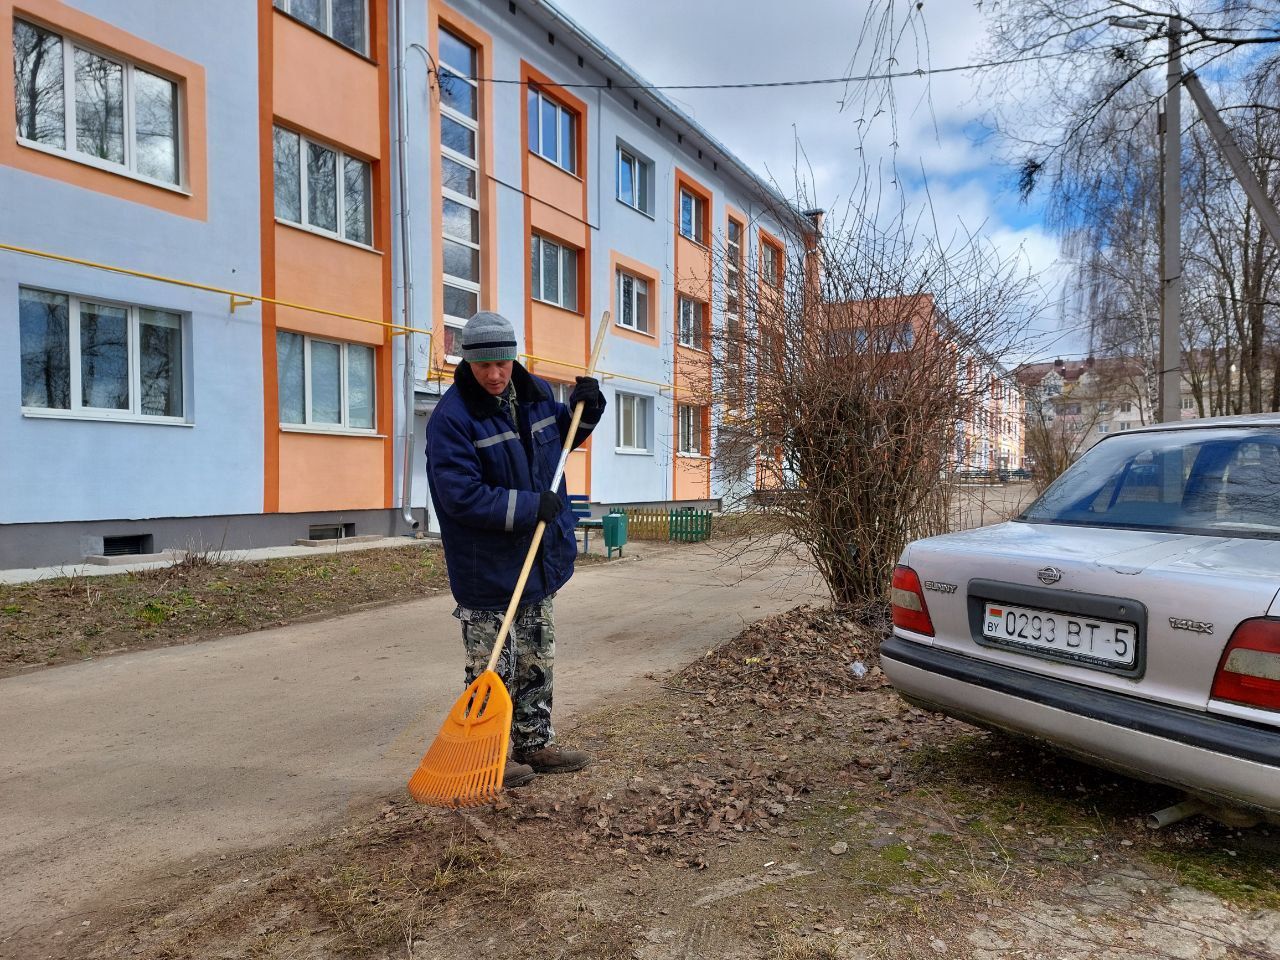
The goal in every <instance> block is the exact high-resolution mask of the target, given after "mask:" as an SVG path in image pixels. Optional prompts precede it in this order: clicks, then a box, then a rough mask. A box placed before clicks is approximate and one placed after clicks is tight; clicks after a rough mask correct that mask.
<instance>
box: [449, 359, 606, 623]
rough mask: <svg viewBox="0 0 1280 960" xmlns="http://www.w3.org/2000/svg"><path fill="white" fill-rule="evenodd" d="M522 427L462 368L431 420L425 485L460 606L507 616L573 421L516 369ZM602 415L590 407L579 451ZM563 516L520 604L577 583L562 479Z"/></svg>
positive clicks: (548, 534)
mask: <svg viewBox="0 0 1280 960" xmlns="http://www.w3.org/2000/svg"><path fill="white" fill-rule="evenodd" d="M511 382H512V383H513V384H515V388H516V398H517V401H518V402H517V404H516V411H517V420H518V421H519V424H518V429H513V428H512V424H511V420H510V419H509V418H508V417H507V415H506V414H505V413H504V412H503V410H502V408H501V406H500V405H499V403H498V398H497V397H494V396H492V395H491V394H489V392H488V391H486V390H485V389H484V387H482V386H481V385H480V383H479V381H477V380H476V378H475V374H474V373H472V371H471V367H470V365H468V364H467V363H466V361H463V362H462V363H460V364H459V365H458V369H457V372H456V373H455V374H454V379H453V386H452V387H450V388H449V389H448V390H447V391H446V392H445V395H444V396H443V397H442V398H441V399H440V402H439V403H438V404H437V405H436V408H435V410H434V411H433V412H432V414H431V419H430V420H429V421H427V481H428V484H429V485H430V488H431V502H432V504H433V505H434V507H435V511H436V516H437V518H438V519H439V521H440V534H441V537H442V539H443V540H444V557H445V565H446V566H447V568H448V571H449V588H450V589H451V590H452V591H453V596H454V599H455V600H457V602H458V603H459V604H461V605H462V606H464V607H468V608H470V609H473V610H505V609H506V607H507V604H508V603H509V602H510V600H511V594H512V591H514V590H515V586H516V581H517V580H518V579H519V577H520V567H521V565H522V564H523V563H524V559H525V556H526V554H527V553H528V551H529V544H530V542H531V540H532V538H533V530H534V528H535V527H536V526H537V524H538V501H539V498H540V495H541V493H542V491H544V490H550V489H551V478H552V477H553V476H554V475H555V471H556V465H557V464H558V463H559V461H560V452H561V449H562V448H563V445H564V440H565V437H566V436H567V435H568V432H569V421H570V420H572V419H573V414H572V412H571V411H570V409H569V408H568V407H566V406H565V405H564V404H563V403H558V402H556V400H555V397H554V395H553V394H552V392H551V387H550V386H549V385H548V384H547V382H546V381H545V380H543V379H541V378H539V377H535V376H534V375H533V374H531V373H529V372H528V371H527V370H525V369H524V367H522V366H521V365H520V364H519V363H514V364H513V365H512V371H511ZM603 413H604V398H603V397H601V403H600V406H599V407H598V408H596V409H590V408H587V409H584V410H583V414H582V421H581V423H580V424H579V426H578V431H577V436H576V437H575V438H574V444H573V445H574V447H575V448H576V447H578V446H580V445H581V444H582V443H583V442H584V441H585V440H586V439H587V437H588V436H590V434H591V430H592V428H593V427H594V426H595V425H596V423H598V422H599V420H600V417H601V415H602V414H603ZM557 492H558V493H559V494H560V500H561V509H560V515H559V517H557V518H556V520H555V521H554V522H552V523H549V524H547V529H546V531H545V532H544V533H543V537H542V544H541V548H540V550H539V551H538V555H537V557H536V558H535V560H534V563H533V568H532V569H531V571H530V573H529V579H528V582H527V583H526V584H525V588H524V593H523V594H522V596H521V599H520V604H521V605H522V606H523V605H525V604H529V603H537V602H538V601H540V600H542V599H544V598H545V597H548V596H550V595H551V594H553V593H555V592H556V591H557V590H559V589H560V588H561V587H563V586H564V585H565V583H567V582H568V580H569V578H570V577H571V576H573V561H574V557H575V556H576V555H577V550H578V546H577V541H576V540H575V538H574V533H573V528H574V523H575V517H574V515H573V511H571V510H570V509H569V501H568V495H567V492H566V487H565V483H564V480H563V478H562V479H561V481H560V485H559V489H558V490H557Z"/></svg>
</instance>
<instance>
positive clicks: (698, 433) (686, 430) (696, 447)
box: [677, 403, 702, 456]
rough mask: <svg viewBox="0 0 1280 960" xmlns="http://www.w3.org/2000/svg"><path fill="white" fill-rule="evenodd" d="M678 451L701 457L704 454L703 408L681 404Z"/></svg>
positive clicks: (679, 410)
mask: <svg viewBox="0 0 1280 960" xmlns="http://www.w3.org/2000/svg"><path fill="white" fill-rule="evenodd" d="M677 416H678V420H679V430H678V434H679V437H678V444H679V445H678V448H677V449H678V450H679V451H680V452H681V453H684V454H689V455H692V456H699V455H701V453H702V407H691V406H688V405H686V404H683V403H682V404H680V406H679V409H678V414H677Z"/></svg>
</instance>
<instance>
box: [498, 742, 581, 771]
mask: <svg viewBox="0 0 1280 960" xmlns="http://www.w3.org/2000/svg"><path fill="white" fill-rule="evenodd" d="M516 759H517V760H519V761H520V762H521V763H527V764H528V765H529V766H531V767H532V768H533V769H534V772H535V773H572V772H573V771H575V770H581V769H582V768H583V767H585V766H587V765H588V764H590V763H593V762H594V761H595V759H596V758H595V757H593V756H592V755H591V754H589V753H587V752H585V751H583V750H564V749H562V748H560V747H552V746H546V747H543V748H541V749H540V750H531V751H529V752H528V753H519V754H516Z"/></svg>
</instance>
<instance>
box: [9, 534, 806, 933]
mask: <svg viewBox="0 0 1280 960" xmlns="http://www.w3.org/2000/svg"><path fill="white" fill-rule="evenodd" d="M628 552H629V553H631V554H633V555H635V554H638V556H633V557H630V558H627V559H624V560H623V561H621V562H614V563H610V564H608V565H600V566H588V567H583V568H581V569H580V570H579V571H578V573H577V575H576V576H575V577H574V578H573V580H572V581H571V582H570V583H569V585H568V586H567V587H566V588H565V589H564V590H563V591H562V592H561V593H560V595H559V597H557V599H556V637H557V660H556V689H555V692H556V702H555V720H556V723H557V727H558V728H559V730H560V731H561V739H562V740H564V741H565V742H566V743H569V742H571V739H572V737H571V735H572V730H573V723H574V717H575V715H577V714H580V713H581V712H582V711H584V710H588V709H591V708H593V707H598V706H602V705H604V704H605V703H606V702H607V700H608V699H609V698H611V697H612V698H623V697H628V696H634V695H637V693H639V692H642V690H643V687H644V685H645V684H646V683H652V682H653V680H652V679H646V675H647V674H650V673H662V672H663V671H667V670H671V669H674V668H676V667H679V666H681V665H683V664H684V663H687V662H688V661H690V660H692V659H693V658H695V657H697V656H698V655H700V654H702V653H704V652H705V651H707V650H708V649H711V648H712V647H714V646H716V645H717V644H719V643H720V642H722V641H724V640H726V639H728V638H730V637H732V636H733V635H734V634H736V633H737V632H738V631H739V630H740V629H741V628H742V626H743V624H744V623H746V622H749V621H751V620H754V619H757V618H759V617H761V616H764V615H766V614H769V613H772V612H774V611H777V610H782V609H786V608H789V607H791V606H794V605H795V604H797V603H801V602H806V601H811V600H820V599H821V596H822V591H821V587H820V584H819V583H818V582H816V581H815V580H814V578H813V577H812V575H811V573H810V572H809V571H808V569H807V568H805V567H800V566H797V565H795V564H794V563H789V562H784V563H782V564H775V565H773V566H771V567H769V568H767V569H756V568H755V567H753V566H752V565H751V564H750V563H744V562H742V561H734V560H726V559H725V557H724V556H722V555H721V554H720V553H719V552H717V550H716V549H714V547H713V546H712V545H687V546H670V545H662V546H653V545H647V544H635V545H632V546H630V547H628ZM452 610H453V601H452V600H451V599H450V598H449V597H448V596H447V595H444V596H437V597H431V598H427V599H424V600H418V601H412V602H409V603H402V604H397V605H395V606H389V607H383V608H380V609H375V610H366V611H361V612H359V613H353V614H350V615H347V616H341V617H336V618H334V619H331V620H325V621H321V622H316V623H307V624H300V625H296V626H289V627H281V628H277V629H273V630H264V631H260V632H257V633H250V634H244V635H241V636H237V637H228V638H225V639H221V640H212V641H207V642H203V643H197V644H191V645H188V646H180V647H169V648H165V649H159V650H147V651H140V652H137V653H129V654H122V655H119V656H110V657H105V658H102V659H99V660H95V661H90V662H86V663H79V664H74V665H70V666H64V667H57V668H52V669H48V670H42V671H39V672H36V673H32V674H28V675H25V676H17V677H10V678H8V679H3V680H0V957H9V956H14V957H18V956H21V957H24V958H25V957H32V956H38V955H40V954H41V953H43V952H45V951H44V950H41V949H40V948H41V947H47V948H53V947H55V945H56V944H59V943H61V944H65V943H67V940H64V939H62V938H63V937H66V938H71V937H73V936H74V935H75V934H77V933H79V932H80V928H81V927H82V926H84V925H85V923H86V921H88V923H89V924H92V922H93V920H94V918H95V917H99V916H101V915H103V914H105V913H110V912H111V911H113V910H114V909H116V908H118V907H119V906H120V905H122V904H125V903H127V902H130V901H136V900H138V899H146V897H147V891H148V890H152V889H155V885H157V884H163V883H164V882H165V881H166V878H174V877H180V876H182V875H183V874H184V873H186V872H189V871H190V869H191V867H192V866H193V865H196V864H198V863H200V862H203V861H206V860H208V859H209V858H210V857H216V856H217V855H219V854H228V855H229V854H232V853H241V852H244V851H247V850H255V849H262V848H269V847H272V846H275V845H278V844H281V843H286V842H290V841H294V840H297V839H300V838H304V837H306V836H308V835H310V834H313V833H315V832H316V831H319V830H323V829H327V828H331V827H332V826H334V825H335V824H337V823H340V822H341V821H342V820H343V819H344V818H345V817H347V816H349V815H350V813H351V812H352V811H355V810H359V809H362V808H363V807H365V806H367V805H368V804H369V803H371V802H373V801H376V800H377V799H378V798H382V797H386V796H387V795H389V794H394V793H396V792H397V791H400V790H403V789H404V783H405V781H406V779H407V777H408V776H409V774H410V773H412V771H413V769H414V768H415V767H416V766H417V762H418V760H419V758H420V757H421V755H422V753H423V751H424V750H425V748H426V746H427V744H428V743H429V742H430V740H431V738H432V737H434V735H435V733H436V731H437V730H438V729H439V725H440V722H441V721H442V719H443V717H444V715H445V712H446V711H447V709H448V707H449V705H450V704H451V703H452V702H453V701H454V699H455V698H456V697H457V695H458V694H459V693H460V692H461V689H462V643H461V637H460V633H459V630H458V625H457V621H456V620H454V619H453V617H452V616H451V613H452ZM566 734H567V736H566Z"/></svg>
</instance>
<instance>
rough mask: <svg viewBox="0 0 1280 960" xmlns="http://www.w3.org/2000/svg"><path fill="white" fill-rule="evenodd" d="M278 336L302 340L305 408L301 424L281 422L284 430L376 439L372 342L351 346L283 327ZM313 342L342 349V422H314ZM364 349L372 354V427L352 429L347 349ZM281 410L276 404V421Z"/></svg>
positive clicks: (375, 375)
mask: <svg viewBox="0 0 1280 960" xmlns="http://www.w3.org/2000/svg"><path fill="white" fill-rule="evenodd" d="M278 333H286V334H290V335H292V336H296V337H302V387H303V397H304V400H303V405H302V417H303V419H302V423H286V422H285V421H283V420H280V429H281V430H286V431H288V430H293V431H302V432H305V433H356V434H360V435H361V436H374V435H376V434H377V432H378V351H377V348H376V347H374V346H373V345H372V344H369V343H348V342H347V341H345V340H331V339H329V338H328V337H313V336H310V335H309V334H305V333H302V332H301V331H299V330H285V329H283V328H281V329H280V330H279V331H278ZM313 343H328V344H332V345H333V346H336V347H339V348H340V349H339V351H338V375H339V385H338V396H339V401H338V403H339V407H340V408H341V411H342V422H341V423H316V422H314V421H313V420H312V410H311V392H312V391H311V345H312V344H313ZM348 347H363V348H365V349H367V350H369V351H370V353H371V354H372V357H373V365H372V370H373V382H372V384H371V387H370V394H371V396H372V398H373V426H371V427H353V426H351V425H350V424H351V392H350V389H349V384H348V382H347V369H348V368H347V348H348ZM279 416H280V411H279V404H278V403H277V408H276V418H277V419H279Z"/></svg>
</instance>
